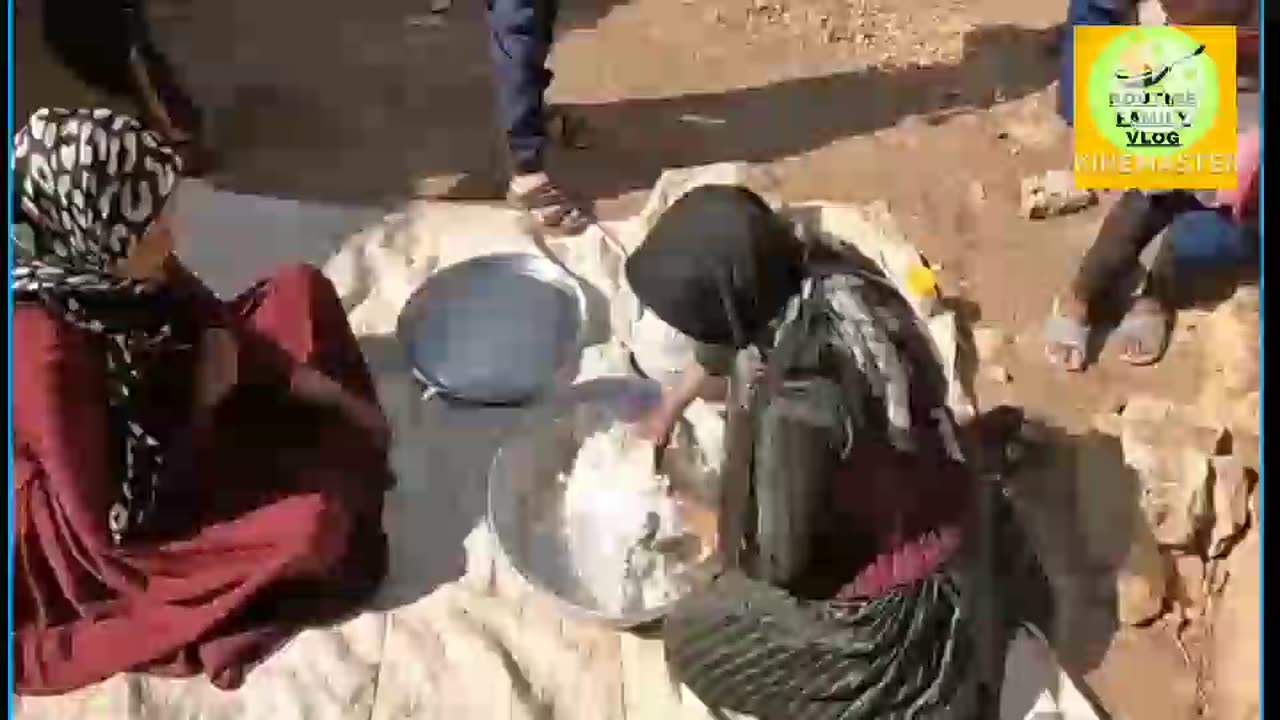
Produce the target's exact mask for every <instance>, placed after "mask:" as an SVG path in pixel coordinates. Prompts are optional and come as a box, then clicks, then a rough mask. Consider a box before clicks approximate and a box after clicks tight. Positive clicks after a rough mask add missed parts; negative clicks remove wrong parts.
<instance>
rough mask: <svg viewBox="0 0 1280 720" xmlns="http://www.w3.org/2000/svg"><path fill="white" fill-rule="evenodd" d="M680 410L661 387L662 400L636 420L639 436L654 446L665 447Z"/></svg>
mask: <svg viewBox="0 0 1280 720" xmlns="http://www.w3.org/2000/svg"><path fill="white" fill-rule="evenodd" d="M679 417H680V410H679V409H678V408H676V407H675V406H674V405H673V404H672V402H671V398H670V397H669V396H668V393H667V391H666V389H665V388H664V389H663V397H662V402H660V403H658V405H657V407H655V408H654V409H653V410H650V411H649V412H648V413H646V414H645V416H644V417H642V418H640V420H638V421H637V422H636V428H637V429H638V430H639V431H640V437H642V438H644V439H645V440H648V441H649V442H651V443H653V444H654V446H655V447H657V448H659V449H661V448H665V447H666V446H667V445H668V444H669V443H670V442H671V433H672V432H673V431H674V430H675V428H676V421H677V420H678V419H679Z"/></svg>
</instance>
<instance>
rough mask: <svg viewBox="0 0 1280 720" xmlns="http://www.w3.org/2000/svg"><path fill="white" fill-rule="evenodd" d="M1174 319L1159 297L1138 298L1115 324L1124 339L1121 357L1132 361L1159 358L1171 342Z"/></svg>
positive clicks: (1138, 362) (1142, 362)
mask: <svg viewBox="0 0 1280 720" xmlns="http://www.w3.org/2000/svg"><path fill="white" fill-rule="evenodd" d="M1172 319H1173V317H1172V313H1171V312H1170V311H1169V309H1168V308H1167V307H1165V305H1164V303H1162V302H1160V300H1159V299H1157V298H1155V297H1152V296H1149V295H1148V296H1143V297H1140V298H1138V299H1137V300H1135V301H1134V303H1133V307H1131V308H1130V309H1129V312H1128V313H1127V314H1126V315H1125V316H1124V319H1123V320H1121V321H1120V325H1119V326H1118V327H1116V332H1115V337H1116V339H1118V340H1119V341H1120V342H1121V350H1120V353H1121V354H1120V357H1121V358H1123V359H1124V361H1125V362H1127V363H1129V364H1130V365H1151V364H1153V363H1155V362H1157V361H1158V360H1159V359H1160V357H1161V356H1162V355H1164V351H1165V349H1166V348H1167V347H1168V345H1169V329H1170V325H1171V324H1172Z"/></svg>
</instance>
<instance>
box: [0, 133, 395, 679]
mask: <svg viewBox="0 0 1280 720" xmlns="http://www.w3.org/2000/svg"><path fill="white" fill-rule="evenodd" d="M13 157H14V174H13V181H14V188H15V192H14V197H15V205H16V206H17V207H16V209H17V211H18V220H19V224H18V225H17V226H16V227H15V232H14V235H13V236H12V238H11V253H12V256H13V266H14V267H13V273H12V275H11V279H10V282H11V285H12V290H13V293H14V300H15V306H14V312H13V328H12V332H13V345H12V348H13V399H12V403H13V406H12V412H13V438H12V440H13V448H14V473H13V480H12V483H13V487H12V492H13V493H14V503H15V506H16V515H17V527H16V529H15V535H16V537H15V549H14V557H13V563H14V565H13V568H14V580H13V588H12V592H13V603H14V607H13V612H14V624H15V627H14V629H13V642H14V668H13V674H14V677H15V679H16V685H17V690H18V692H20V693H26V694H47V693H60V692H66V691H69V690H72V689H74V688H77V687H81V686H84V685H88V684H90V683H94V682H97V681H100V680H103V679H105V678H107V677H110V676H111V675H114V674H116V673H119V672H124V671H139V672H151V673H157V674H165V675H193V674H197V673H203V674H205V675H207V676H208V677H209V679H210V680H211V681H212V682H213V683H214V684H216V685H218V686H219V687H223V688H233V687H236V686H238V685H239V684H240V683H241V682H242V681H243V678H244V674H245V672H246V671H247V669H248V668H249V667H251V666H252V665H253V664H254V663H256V662H258V661H260V660H262V659H263V658H264V657H265V656H266V655H267V654H269V653H270V652H271V651H272V650H274V649H275V648H277V647H279V646H280V645H281V644H282V643H283V642H285V641H286V640H288V639H289V638H290V637H291V636H292V635H293V634H294V633H296V632H297V631H298V630H299V629H300V628H302V627H304V626H305V625H307V624H311V623H317V622H326V621H331V620H334V619H337V618H339V617H341V616H342V615H344V614H347V613H349V612H351V611H352V610H354V609H355V608H356V607H357V606H358V605H359V604H360V603H361V602H362V601H364V600H365V599H367V598H368V597H369V596H370V595H371V593H372V592H373V591H374V589H375V588H376V586H377V584H378V583H379V581H380V580H381V579H382V577H383V576H384V574H385V572H386V564H387V557H386V556H387V547H386V538H385V535H384V534H383V532H382V527H381V513H382V503H383V495H384V492H385V491H386V489H387V488H388V487H389V486H390V483H391V473H390V470H389V468H388V464H387V448H388V442H389V434H388V430H387V424H386V421H385V419H384V417H383V414H382V412H381V410H380V409H379V407H378V405H377V400H376V395H375V392H374V387H373V382H372V380H371V378H370V376H369V373H368V370H367V368H366V366H365V364H364V360H363V358H362V356H361V353H360V349H359V346H358V345H357V343H356V340H355V337H354V336H353V335H352V332H351V329H350V327H349V326H348V325H347V322H346V318H345V314H344V312H343V310H342V306H341V304H340V303H339V301H338V298H337V296H336V294H335V292H334V289H333V287H332V286H331V285H330V284H329V282H328V281H327V280H325V278H324V277H323V276H322V275H321V274H320V273H319V272H318V271H316V270H314V269H312V268H307V267H291V268H287V269H284V270H281V271H280V272H278V273H277V274H275V275H274V276H273V277H271V278H270V279H268V280H266V281H264V282H262V283H260V284H258V285H257V286H255V287H254V288H252V289H251V290H249V291H248V292H246V293H245V294H243V295H242V296H240V297H239V298H237V299H236V300H234V301H232V302H227V303H224V302H222V301H221V300H219V299H218V298H217V297H216V296H214V295H213V293H211V292H210V291H209V290H208V289H207V288H205V287H204V286H203V285H202V284H201V283H200V281H199V280H197V279H196V278H195V276H193V275H192V274H190V273H189V272H187V271H186V270H185V269H184V268H183V267H182V265H181V264H180V263H179V262H178V260H177V258H175V257H174V256H173V254H172V250H173V238H172V235H171V231H170V223H169V213H168V210H169V207H170V205H171V203H168V202H167V201H168V200H169V199H170V197H171V195H172V192H173V190H174V188H175V186H176V183H177V182H178V179H179V172H180V166H181V163H180V161H179V159H178V157H177V155H176V154H175V152H174V150H173V148H171V147H170V146H168V145H167V144H166V143H165V142H164V141H163V140H161V139H160V137H159V136H157V135H156V134H154V133H152V132H150V131H147V130H144V129H143V128H142V127H141V126H140V125H139V123H138V122H137V121H135V120H134V119H132V118H129V117H126V116H123V115H118V114H115V113H112V112H111V111H108V110H104V109H96V110H75V111H65V110H48V109H44V110H40V111H38V112H37V113H35V114H34V115H33V116H32V117H31V119H30V121H29V123H28V125H27V127H25V128H23V129H22V130H21V131H20V132H19V133H18V135H17V136H16V137H15V139H14V156H13Z"/></svg>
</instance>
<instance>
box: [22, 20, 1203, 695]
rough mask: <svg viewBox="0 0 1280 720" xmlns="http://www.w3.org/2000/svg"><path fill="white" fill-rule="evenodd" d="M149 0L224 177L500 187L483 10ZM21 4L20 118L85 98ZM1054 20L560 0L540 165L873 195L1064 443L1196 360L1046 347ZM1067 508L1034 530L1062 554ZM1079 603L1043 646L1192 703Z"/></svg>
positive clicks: (619, 179) (1062, 235)
mask: <svg viewBox="0 0 1280 720" xmlns="http://www.w3.org/2000/svg"><path fill="white" fill-rule="evenodd" d="M152 4H153V7H152V8H151V12H152V14H153V21H154V23H155V26H156V30H157V33H158V36H159V38H160V42H161V45H162V46H163V47H164V48H165V49H166V50H167V52H168V53H169V54H170V55H171V57H172V59H173V60H174V61H175V63H176V64H177V65H178V66H179V67H180V69H181V70H182V72H183V73H184V74H185V75H186V77H187V78H188V81H189V85H190V86H191V88H192V89H193V91H194V94H196V96H197V97H198V98H199V99H200V100H201V101H203V102H204V103H205V104H206V105H207V106H208V109H209V110H210V111H211V113H212V120H213V123H214V125H213V127H214V133H215V136H214V140H215V142H216V143H217V145H218V146H219V149H220V150H221V151H222V152H223V153H224V162H225V167H224V170H223V171H222V172H220V173H219V175H218V176H217V177H216V178H215V180H216V182H217V183H218V184H220V185H221V186H223V187H225V188H227V189H231V190H236V191H241V192H253V193H264V194H270V195H277V196H286V197H294V198H302V199H312V200H327V201H340V202H349V203H366V204H367V203H376V204H383V205H387V206H391V205H394V204H395V203H397V202H399V201H402V200H404V199H405V198H407V197H411V196H422V195H434V196H441V195H453V196H457V197H468V198H470V197H482V196H484V195H485V194H486V193H492V192H493V191H494V189H495V188H496V187H498V186H499V184H500V182H501V180H500V178H501V172H502V168H501V162H500V159H499V154H498V152H497V143H496V133H495V131H494V129H493V121H492V112H491V84H490V78H489V69H488V64H487V62H486V56H485V40H486V31H485V29H484V25H483V17H482V13H483V6H482V5H481V4H480V3H479V2H474V1H473V2H459V3H458V4H457V5H456V6H455V7H454V8H453V9H452V10H451V11H450V12H448V13H447V14H445V15H443V16H432V15H431V14H430V11H429V3H428V2H427V1H426V0H366V1H365V2H361V3H339V2H335V1H334V0H272V1H271V2H263V1H262V0H220V1H218V2H214V1H213V0H154V1H153V3H152ZM18 5H19V7H18V14H19V17H18V26H17V30H16V33H15V35H16V37H17V43H18V46H17V50H16V56H17V71H16V82H17V86H16V98H15V100H16V104H17V108H16V112H17V117H18V118H19V119H21V118H23V117H25V114H26V112H27V111H29V110H30V109H31V108H32V107H34V106H36V105H37V104H61V105H70V104H76V103H79V102H84V101H85V100H86V99H87V98H88V97H90V96H89V94H88V92H87V91H86V90H84V89H83V88H81V87H79V86H78V85H77V84H76V83H75V81H74V80H72V79H71V78H69V77H68V76H67V75H66V74H65V72H64V71H63V70H62V69H61V68H59V67H56V66H55V65H53V64H52V62H51V61H50V59H49V58H48V57H47V56H46V55H45V54H44V50H43V48H42V47H41V46H40V43H39V40H38V38H39V37H40V36H39V17H38V16H39V12H38V11H39V9H40V5H39V0H19V3H18ZM1064 12H1065V8H1064V4H1063V3H1062V2H1060V1H1055V0H971V1H969V2H959V0H892V1H890V0H697V1H696V2H695V1H694V0H629V1H623V0H565V2H564V5H563V7H562V10H561V22H560V27H559V31H560V33H561V38H560V40H559V42H558V44H557V46H556V49H555V54H554V58H553V65H554V69H555V71H556V81H555V83H554V86H553V89H552V97H553V99H554V101H555V102H557V103H562V104H565V105H567V106H570V107H571V108H572V110H573V112H575V113H576V114H577V115H579V116H581V117H582V118H583V119H584V120H585V122H586V123H587V124H588V126H589V127H590V130H591V132H590V147H589V148H587V149H582V150H574V151H566V152H563V153H561V154H559V155H558V156H557V157H556V168H557V169H558V170H559V172H560V173H561V174H562V176H563V178H564V179H565V182H566V183H567V184H569V185H570V186H571V187H572V188H573V189H574V190H575V191H577V192H579V193H580V194H582V195H583V196H586V197H590V198H593V199H595V200H597V201H598V202H599V205H600V208H601V211H602V213H604V214H605V215H606V216H618V215H621V214H626V213H628V212H630V211H631V210H633V209H636V208H637V207H638V204H639V202H640V201H641V199H642V198H643V194H644V192H645V191H646V190H647V189H648V188H649V187H650V186H651V185H652V183H653V181H654V180H655V179H656V178H657V176H658V173H659V171H660V170H661V169H662V168H664V167H671V166H681V165H693V164H702V163H708V162H713V161H724V160H742V161H750V162H752V163H754V164H755V167H756V177H757V181H758V183H757V184H758V186H759V187H760V188H761V189H763V190H766V191H768V192H770V193H773V194H775V195H777V196H779V197H782V198H785V199H788V200H813V199H822V200H834V201H857V202H865V201H872V200H877V199H879V200H884V201H886V202H888V203H889V206H890V208H891V209H892V211H893V212H894V214H895V215H896V216H897V218H898V219H899V221H900V222H901V223H902V225H903V227H904V229H905V230H906V231H907V233H908V236H909V237H910V238H911V239H912V240H913V241H914V242H915V243H916V244H917V245H918V246H919V247H920V248H921V249H922V250H924V251H925V252H926V253H927V254H928V255H929V257H930V259H931V260H932V261H933V262H934V263H936V264H937V265H938V266H940V268H941V275H942V277H943V282H944V287H945V289H946V290H947V292H948V293H949V294H950V295H952V296H955V297H956V298H958V299H960V300H962V301H963V305H964V307H965V309H966V314H967V316H968V318H969V319H971V320H980V321H981V322H982V323H984V324H990V325H992V326H995V327H998V328H1000V329H1002V330H1003V331H1004V332H1006V333H1007V334H1008V335H1009V336H1010V338H1011V339H1012V344H1011V345H1010V347H1009V348H1008V350H1007V351H1006V352H1005V357H1004V361H1003V366H1004V368H1005V369H1006V371H1007V376H1006V377H1005V378H1002V379H1001V380H998V381H997V380H993V379H991V378H989V377H987V376H985V375H983V376H981V377H980V385H979V390H980V393H981V396H980V397H981V401H982V404H983V405H984V406H988V407H989V406H993V405H996V404H1000V403H1011V404H1016V405H1020V406H1023V407H1025V408H1026V409H1027V410H1028V412H1029V414H1031V415H1032V416H1033V417H1036V418H1039V419H1041V420H1043V421H1044V422H1046V423H1047V424H1049V425H1051V426H1052V427H1054V428H1055V432H1060V433H1061V434H1062V435H1063V441H1064V442H1069V441H1070V440H1072V439H1073V438H1078V437H1080V436H1082V435H1084V434H1086V433H1087V432H1088V428H1089V418H1090V417H1091V416H1092V415H1093V414H1094V413H1097V412H1099V411H1102V410H1108V409H1111V408H1113V407H1114V406H1115V405H1116V404H1117V403H1118V402H1119V401H1121V400H1122V399H1123V398H1124V397H1125V396H1126V394H1128V393H1135V392H1149V393H1151V394H1154V395H1158V396H1163V397H1167V398H1170V399H1173V400H1190V399H1192V398H1193V397H1194V395H1195V394H1196V392H1197V390H1198V388H1197V387H1196V386H1197V382H1198V381H1197V380H1196V378H1198V377H1200V374H1199V367H1198V363H1200V355H1199V352H1198V350H1197V339H1196V338H1197V334H1196V331H1195V329H1194V328H1190V327H1187V324H1186V322H1185V321H1184V322H1183V323H1181V326H1180V327H1179V329H1178V331H1177V335H1176V340H1175V342H1174V344H1173V346H1172V348H1171V351H1170V353H1169V355H1168V357H1167V358H1166V359H1165V361H1164V362H1163V363H1161V364H1160V365H1159V366H1158V367H1156V368H1151V369H1134V368H1129V367H1127V366H1125V365H1123V363H1120V362H1118V361H1117V360H1116V359H1115V358H1114V355H1115V350H1114V348H1109V349H1108V350H1107V352H1105V353H1104V355H1103V358H1102V361H1101V363H1100V365H1098V366H1096V367H1094V368H1092V369H1091V370H1090V371H1089V372H1088V373H1087V374H1085V375H1083V376H1067V375H1065V374H1062V373H1059V372H1055V371H1053V370H1052V369H1050V368H1049V367H1047V366H1046V363H1045V362H1044V360H1043V350H1042V344H1041V341H1040V331H1041V326H1042V324H1043V320H1044V318H1045V317H1046V315H1047V313H1048V312H1049V311H1050V307H1051V304H1052V299H1053V297H1054V295H1055V294H1057V293H1059V292H1060V291H1061V290H1062V289H1063V288H1064V287H1065V284H1066V283H1067V282H1068V280H1069V277H1070V274H1071V273H1072V271H1073V269H1074V266H1075V263H1076V261H1077V260H1078V259H1079V257H1080V255H1081V253H1082V251H1083V249H1084V248H1085V246H1086V245H1087V244H1088V242H1089V241H1090V240H1091V239H1092V236H1093V233H1094V231H1095V229H1096V227H1097V225H1098V223H1099V222H1100V220H1101V217H1102V215H1101V211H1100V210H1098V209H1094V210H1091V211H1088V212H1085V213H1082V214H1079V215H1076V216H1072V217H1067V218H1060V219H1054V220H1048V221H1034V222H1033V221H1029V220H1024V219H1021V218H1020V217H1019V212H1018V202H1019V184H1020V180H1021V178H1022V177H1023V176H1024V175H1026V174H1030V173H1033V172H1040V171H1043V170H1046V169H1050V168H1059V167H1066V166H1067V164H1068V161H1069V149H1070V137H1069V135H1068V134H1067V133H1066V131H1065V130H1064V129H1063V128H1062V127H1061V124H1060V122H1059V121H1058V119H1057V117H1056V115H1055V114H1054V111H1053V107H1054V97H1053V92H1054V82H1055V79H1056V60H1055V59H1054V58H1053V57H1052V55H1051V45H1052V42H1051V40H1052V31H1053V28H1054V27H1055V26H1056V24H1057V23H1058V22H1059V21H1060V20H1061V18H1062V16H1063V14H1064ZM1066 472H1067V473H1068V474H1069V471H1066ZM1070 482H1071V478H1070V477H1067V476H1064V475H1063V474H1061V473H1060V474H1059V475H1056V476H1054V475H1052V474H1050V476H1046V477H1045V478H1042V479H1041V481H1039V484H1038V485H1036V486H1035V487H1032V488H1031V490H1032V491H1033V494H1038V495H1039V496H1040V497H1041V498H1053V497H1054V496H1055V493H1056V492H1058V491H1059V490H1062V488H1061V487H1059V486H1057V485H1055V483H1063V484H1064V485H1069V484H1070ZM1047 505H1049V506H1053V505H1054V503H1053V502H1052V501H1050V502H1048V503H1047ZM1076 510H1078V509H1076ZM1074 511H1075V510H1072V509H1071V508H1070V507H1069V503H1067V504H1066V505H1064V506H1063V510H1062V516H1061V517H1058V518H1053V517H1050V518H1049V520H1048V521H1047V525H1046V527H1047V528H1049V529H1048V530H1047V531H1046V532H1048V533H1049V534H1050V535H1051V536H1052V537H1053V538H1056V544H1057V545H1058V547H1059V548H1060V549H1061V550H1062V552H1064V553H1066V554H1070V552H1071V548H1072V546H1073V545H1074V544H1075V543H1077V541H1078V538H1077V537H1076V535H1074V532H1075V530H1074V528H1075V527H1076V526H1075V525H1074V524H1073V523H1074V519H1073V518H1071V517H1068V516H1067V515H1068V514H1069V513H1070V512H1074ZM1087 594H1088V593H1082V595H1087ZM1073 605H1074V607H1072V608H1071V615H1072V617H1074V618H1076V620H1073V621H1072V622H1075V623H1077V624H1074V625H1071V627H1070V628H1069V629H1066V630H1065V631H1064V632H1063V633H1062V634H1061V635H1060V636H1059V638H1058V641H1059V649H1060V651H1061V652H1062V655H1063V657H1064V658H1065V659H1066V660H1067V661H1068V662H1069V663H1070V665H1071V667H1072V668H1073V669H1074V670H1076V671H1078V672H1080V673H1081V674H1083V675H1084V676H1086V677H1087V678H1088V682H1089V686H1090V688H1091V690H1092V691H1093V693H1094V694H1095V695H1096V696H1097V697H1098V699H1099V700H1100V701H1101V703H1102V704H1103V705H1104V706H1105V707H1106V709H1107V710H1108V711H1109V712H1110V713H1111V714H1112V715H1113V716H1114V717H1117V718H1125V719H1127V720H1147V719H1150V720H1157V719H1158V720H1174V719H1180V718H1187V717H1194V716H1195V715H1194V713H1195V708H1194V706H1195V695H1196V689H1195V681H1194V677H1193V673H1192V671H1191V670H1190V668H1189V667H1188V666H1187V663H1186V661H1185V660H1184V657H1183V653H1182V651H1181V650H1180V649H1179V647H1178V645H1177V643H1176V642H1175V641H1174V640H1173V639H1172V635H1171V633H1170V632H1169V631H1168V629H1167V628H1165V627H1164V626H1161V625H1158V626H1156V627H1152V628H1146V629H1133V628H1125V629H1123V630H1116V629H1115V627H1114V623H1113V622H1108V621H1107V618H1105V617H1103V616H1105V614H1106V613H1105V611H1104V610H1105V608H1103V606H1104V605H1105V602H1101V601H1097V602H1095V601H1093V600H1090V599H1089V598H1088V597H1078V598H1076V599H1075V600H1074V602H1073ZM1095 615H1097V616H1098V617H1097V618H1095V617H1094V616H1095ZM1090 618H1092V619H1090ZM1094 620H1096V622H1094Z"/></svg>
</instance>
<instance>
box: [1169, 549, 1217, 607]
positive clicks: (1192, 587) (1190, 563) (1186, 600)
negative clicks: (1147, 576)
mask: <svg viewBox="0 0 1280 720" xmlns="http://www.w3.org/2000/svg"><path fill="white" fill-rule="evenodd" d="M1169 565H1170V567H1171V570H1172V571H1171V572H1170V577H1169V580H1170V585H1171V588H1170V596H1171V599H1172V600H1173V601H1174V602H1176V603H1177V604H1178V607H1179V608H1180V609H1181V610H1182V612H1183V617H1187V618H1198V617H1200V616H1201V615H1203V614H1204V610H1205V603H1206V599H1207V593H1206V590H1207V588H1208V583H1207V580H1206V577H1205V562H1204V560H1203V559H1202V558H1200V556H1198V555H1187V554H1182V553H1176V554H1174V555H1172V556H1171V557H1170V562H1169Z"/></svg>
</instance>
